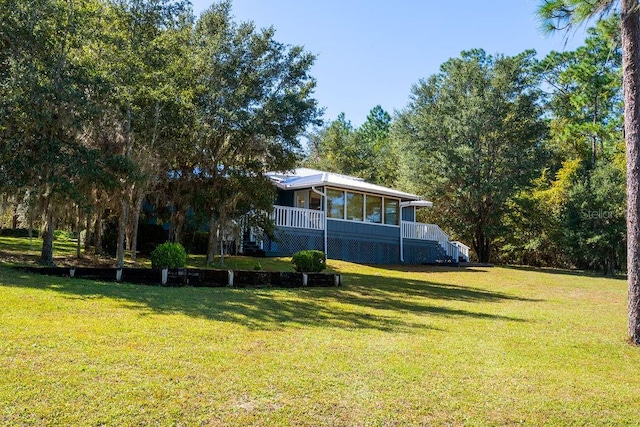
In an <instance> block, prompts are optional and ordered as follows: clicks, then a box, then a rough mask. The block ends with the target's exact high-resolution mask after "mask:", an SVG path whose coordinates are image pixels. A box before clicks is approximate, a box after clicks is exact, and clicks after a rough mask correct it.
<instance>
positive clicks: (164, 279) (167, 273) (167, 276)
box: [162, 268, 169, 285]
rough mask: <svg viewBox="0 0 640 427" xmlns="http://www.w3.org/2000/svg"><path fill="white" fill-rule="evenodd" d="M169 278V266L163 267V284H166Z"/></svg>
mask: <svg viewBox="0 0 640 427" xmlns="http://www.w3.org/2000/svg"><path fill="white" fill-rule="evenodd" d="M168 278H169V269H168V268H163V269H162V284H163V285H166V284H167V279H168Z"/></svg>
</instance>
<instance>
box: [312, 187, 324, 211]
mask: <svg viewBox="0 0 640 427" xmlns="http://www.w3.org/2000/svg"><path fill="white" fill-rule="evenodd" d="M309 209H314V210H316V211H319V210H322V197H321V196H320V195H319V194H318V193H316V192H315V191H311V192H310V193H309Z"/></svg>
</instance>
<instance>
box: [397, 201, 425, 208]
mask: <svg viewBox="0 0 640 427" xmlns="http://www.w3.org/2000/svg"><path fill="white" fill-rule="evenodd" d="M400 206H402V207H403V208H405V207H409V206H415V207H416V208H432V207H433V202H429V201H427V200H412V201H410V202H402V203H400Z"/></svg>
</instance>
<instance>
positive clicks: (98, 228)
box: [93, 207, 103, 255]
mask: <svg viewBox="0 0 640 427" xmlns="http://www.w3.org/2000/svg"><path fill="white" fill-rule="evenodd" d="M93 234H94V237H95V240H96V241H95V250H94V252H95V254H96V255H102V252H103V251H102V209H101V208H99V207H98V212H97V213H96V222H95V225H94V229H93Z"/></svg>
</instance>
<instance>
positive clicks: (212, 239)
mask: <svg viewBox="0 0 640 427" xmlns="http://www.w3.org/2000/svg"><path fill="white" fill-rule="evenodd" d="M215 256H216V218H215V216H214V215H213V214H211V218H209V242H208V245H207V264H212V263H213V260H214V258H215Z"/></svg>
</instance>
